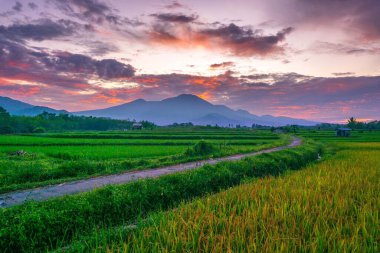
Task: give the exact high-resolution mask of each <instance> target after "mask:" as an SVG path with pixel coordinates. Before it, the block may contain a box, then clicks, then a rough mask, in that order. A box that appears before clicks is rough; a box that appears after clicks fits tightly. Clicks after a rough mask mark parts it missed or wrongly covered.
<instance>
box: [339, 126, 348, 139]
mask: <svg viewBox="0 0 380 253" xmlns="http://www.w3.org/2000/svg"><path fill="white" fill-rule="evenodd" d="M350 135H351V128H346V127H341V128H338V129H337V130H336V136H339V137H349V136H350Z"/></svg>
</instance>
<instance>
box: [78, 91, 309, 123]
mask: <svg viewBox="0 0 380 253" xmlns="http://www.w3.org/2000/svg"><path fill="white" fill-rule="evenodd" d="M75 114H78V115H85V116H95V117H110V118H116V119H135V120H137V121H141V120H148V121H152V122H154V123H156V124H158V125H168V124H172V123H184V122H192V123H194V124H198V125H215V124H217V125H219V126H229V125H231V124H232V125H237V124H239V125H242V126H251V125H252V124H260V125H267V126H281V125H288V124H297V125H315V124H316V122H312V121H307V120H302V119H293V118H288V117H274V116H270V115H265V116H257V115H253V114H250V113H249V112H247V111H244V110H236V111H235V110H232V109H230V108H228V107H227V106H224V105H213V104H211V103H209V102H207V101H205V100H203V99H201V98H199V97H197V96H195V95H191V94H182V95H179V96H177V97H173V98H167V99H164V100H162V101H145V100H143V99H138V100H134V101H132V102H130V103H126V104H122V105H118V106H113V107H109V108H105V109H99V110H91V111H82V112H77V113H75Z"/></svg>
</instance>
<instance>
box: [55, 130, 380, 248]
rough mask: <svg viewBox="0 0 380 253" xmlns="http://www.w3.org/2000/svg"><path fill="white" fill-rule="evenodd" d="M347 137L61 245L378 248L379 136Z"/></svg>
mask: <svg viewBox="0 0 380 253" xmlns="http://www.w3.org/2000/svg"><path fill="white" fill-rule="evenodd" d="M377 136H379V134H377ZM345 140H346V141H345V142H339V143H336V144H335V146H336V148H338V152H337V154H336V155H334V156H330V155H326V156H325V158H324V159H323V161H321V162H319V163H313V164H311V165H309V166H308V167H306V168H305V169H303V170H300V171H293V172H288V173H286V174H285V175H283V176H281V177H272V176H270V177H266V178H263V179H254V180H248V181H246V182H245V183H243V184H241V185H239V186H237V187H234V188H231V189H229V190H226V191H223V192H220V193H218V194H216V195H208V196H205V197H202V198H200V199H197V200H195V201H192V202H190V203H185V202H184V203H182V204H181V205H180V206H179V207H178V208H176V209H174V210H171V211H167V212H156V213H153V214H151V215H150V216H148V218H146V219H140V220H139V221H137V222H136V223H135V225H134V226H126V225H127V224H128V223H125V224H124V226H119V227H114V228H108V229H99V230H97V231H96V232H94V233H93V234H92V235H87V236H83V237H81V238H80V239H79V240H77V241H76V242H75V243H73V244H71V245H69V246H66V247H64V248H63V249H64V252H92V251H96V252H284V251H285V252H378V251H379V248H378V238H379V230H378V228H379V225H380V223H379V209H380V201H379V195H378V192H379V191H380V185H379V183H378V179H379V178H380V144H379V143H374V142H370V143H365V142H361V143H359V142H354V143H352V142H349V139H347V138H346V139H345ZM363 160H364V161H365V163H363ZM59 252H61V251H59Z"/></svg>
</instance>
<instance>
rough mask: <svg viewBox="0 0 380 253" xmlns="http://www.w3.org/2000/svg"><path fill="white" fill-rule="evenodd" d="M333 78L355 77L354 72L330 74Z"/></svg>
mask: <svg viewBox="0 0 380 253" xmlns="http://www.w3.org/2000/svg"><path fill="white" fill-rule="evenodd" d="M332 74H333V75H334V76H352V75H355V73H354V72H337V73H332Z"/></svg>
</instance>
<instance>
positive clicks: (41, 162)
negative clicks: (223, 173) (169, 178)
mask: <svg viewBox="0 0 380 253" xmlns="http://www.w3.org/2000/svg"><path fill="white" fill-rule="evenodd" d="M204 137H205V138H206V137H207V142H208V143H210V144H211V145H213V146H214V147H215V148H214V151H213V152H212V153H210V154H207V155H202V154H200V155H198V156H194V155H191V156H190V155H189V153H186V151H187V150H189V149H191V148H192V147H193V146H194V145H196V144H197V143H198V142H200V140H199V138H204ZM236 138H237V139H236ZM287 142H289V138H288V137H279V136H278V135H275V134H272V133H270V132H268V131H260V132H256V131H247V130H242V131H236V130H227V131H226V130H221V131H220V132H218V131H215V132H210V131H199V132H197V131H195V132H194V131H192V132H173V131H163V130H160V131H131V132H128V133H125V132H88V133H85V132H78V133H54V134H51V133H50V134H39V135H5V136H0V193H5V192H9V191H14V190H20V189H27V188H33V187H40V186H44V185H48V184H57V183H62V182H68V181H72V180H78V179H84V178H88V177H94V176H99V175H108V174H114V173H120V172H124V171H130V170H140V169H148V168H154V167H162V166H166V165H170V164H175V163H181V162H187V161H193V160H200V159H205V158H207V157H220V156H226V155H231V154H236V153H246V152H253V151H257V150H261V149H266V148H271V147H274V146H281V145H284V144H286V143H287ZM17 150H24V151H26V152H27V155H25V156H13V155H12V153H14V152H15V151H17Z"/></svg>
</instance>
